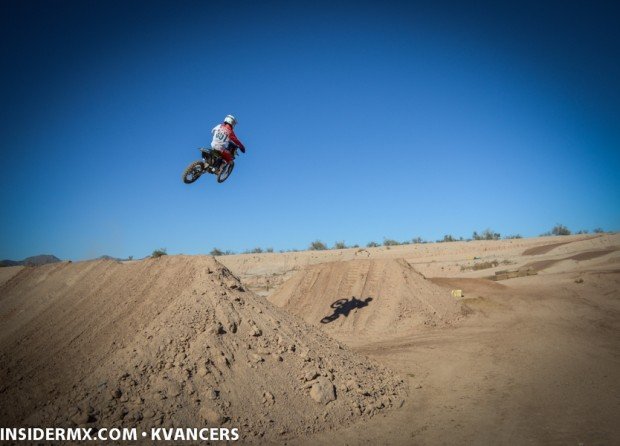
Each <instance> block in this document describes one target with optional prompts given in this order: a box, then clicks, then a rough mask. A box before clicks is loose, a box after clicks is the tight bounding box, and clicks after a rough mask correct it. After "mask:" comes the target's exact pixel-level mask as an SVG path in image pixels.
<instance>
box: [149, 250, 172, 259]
mask: <svg viewBox="0 0 620 446" xmlns="http://www.w3.org/2000/svg"><path fill="white" fill-rule="evenodd" d="M165 255H168V253H167V252H166V248H159V249H155V250H154V251H153V252H152V253H151V257H152V258H154V259H158V258H159V257H161V256H165Z"/></svg>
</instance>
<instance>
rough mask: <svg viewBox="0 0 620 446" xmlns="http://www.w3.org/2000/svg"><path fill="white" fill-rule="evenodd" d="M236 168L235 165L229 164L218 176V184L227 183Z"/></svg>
mask: <svg viewBox="0 0 620 446" xmlns="http://www.w3.org/2000/svg"><path fill="white" fill-rule="evenodd" d="M234 168H235V163H234V162H233V163H230V164H227V165H226V166H225V167H224V168H223V169H222V171H221V172H220V173H219V174H218V175H217V182H218V183H223V182H224V181H226V178H228V177H229V176H230V174H231V173H232V171H233V169H234Z"/></svg>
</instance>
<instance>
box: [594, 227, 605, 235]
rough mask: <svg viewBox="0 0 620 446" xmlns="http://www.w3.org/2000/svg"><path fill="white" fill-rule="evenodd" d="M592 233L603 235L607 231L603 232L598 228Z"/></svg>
mask: <svg viewBox="0 0 620 446" xmlns="http://www.w3.org/2000/svg"><path fill="white" fill-rule="evenodd" d="M592 232H594V233H595V234H602V233H603V232H605V231H603V228H596V229H594V231H592Z"/></svg>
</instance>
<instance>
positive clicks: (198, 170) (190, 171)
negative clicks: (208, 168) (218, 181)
mask: <svg viewBox="0 0 620 446" xmlns="http://www.w3.org/2000/svg"><path fill="white" fill-rule="evenodd" d="M203 173H205V169H204V163H203V162H202V161H194V162H193V163H192V164H190V165H189V166H187V169H185V171H184V172H183V182H184V183H185V184H191V183H193V182H194V181H196V180H197V179H198V178H200V175H202V174H203Z"/></svg>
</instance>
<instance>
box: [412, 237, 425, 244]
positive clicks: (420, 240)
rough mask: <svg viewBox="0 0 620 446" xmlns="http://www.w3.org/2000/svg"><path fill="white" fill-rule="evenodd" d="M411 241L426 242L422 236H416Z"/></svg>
mask: <svg viewBox="0 0 620 446" xmlns="http://www.w3.org/2000/svg"><path fill="white" fill-rule="evenodd" d="M411 243H424V240H422V237H415V238H412V239H411Z"/></svg>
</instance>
